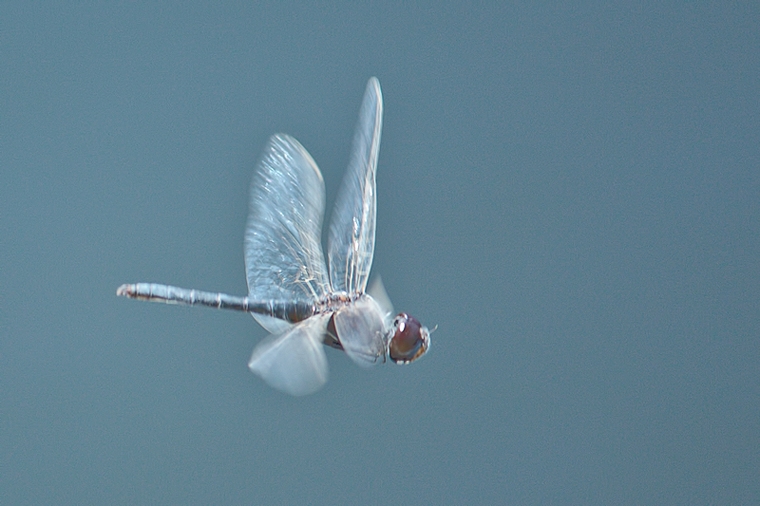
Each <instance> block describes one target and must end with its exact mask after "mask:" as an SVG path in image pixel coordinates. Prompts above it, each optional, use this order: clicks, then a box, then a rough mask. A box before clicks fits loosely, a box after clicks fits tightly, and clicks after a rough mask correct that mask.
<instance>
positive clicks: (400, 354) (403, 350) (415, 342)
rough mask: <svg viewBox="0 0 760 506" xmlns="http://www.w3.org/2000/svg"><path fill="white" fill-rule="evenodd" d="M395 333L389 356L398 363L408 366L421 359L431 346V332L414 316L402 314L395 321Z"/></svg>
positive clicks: (389, 346) (391, 341) (389, 347)
mask: <svg viewBox="0 0 760 506" xmlns="http://www.w3.org/2000/svg"><path fill="white" fill-rule="evenodd" d="M393 328H394V333H393V337H392V338H391V340H390V343H389V344H388V354H389V355H390V357H391V360H393V361H394V362H396V363H401V364H407V363H409V362H412V361H413V360H415V359H417V358H419V357H421V356H422V355H423V354H424V353H425V352H426V351H427V349H428V346H429V345H430V332H428V329H427V328H425V327H423V326H422V325H421V324H420V322H419V321H418V320H417V319H416V318H415V317H413V316H409V315H408V314H406V313H400V314H399V315H398V316H396V318H395V319H394V320H393Z"/></svg>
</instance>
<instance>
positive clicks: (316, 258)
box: [245, 135, 329, 330]
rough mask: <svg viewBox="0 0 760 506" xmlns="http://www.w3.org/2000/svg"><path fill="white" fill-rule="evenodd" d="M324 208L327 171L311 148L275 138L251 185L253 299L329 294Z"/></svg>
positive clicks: (248, 263)
mask: <svg viewBox="0 0 760 506" xmlns="http://www.w3.org/2000/svg"><path fill="white" fill-rule="evenodd" d="M324 208H325V184H324V181H323V180H322V174H321V173H320V172H319V168H317V164H316V163H315V162H314V160H313V159H312V157H311V156H310V155H309V153H308V152H307V151H306V149H304V147H303V146H301V144H300V143H299V142H298V141H297V140H295V139H294V138H292V137H290V136H288V135H275V136H273V137H272V138H270V139H269V143H268V144H267V147H266V149H265V151H264V155H263V157H262V159H261V161H260V162H259V166H258V168H257V171H256V173H255V174H254V176H253V181H252V183H251V193H250V211H249V214H248V224H247V227H246V231H245V270H246V276H247V278H248V296H249V297H250V298H252V299H255V300H262V301H266V300H281V301H299V300H300V301H309V302H313V301H315V300H317V299H319V298H321V297H322V296H324V295H326V294H327V292H328V288H329V281H328V277H327V270H326V267H325V260H324V255H323V253H322V245H321V240H320V237H321V233H322V217H323V215H324ZM255 316H256V315H254V317H255ZM260 323H261V322H260ZM263 325H264V324H263ZM264 326H265V327H266V328H270V326H267V325H264ZM276 330H282V328H279V329H276Z"/></svg>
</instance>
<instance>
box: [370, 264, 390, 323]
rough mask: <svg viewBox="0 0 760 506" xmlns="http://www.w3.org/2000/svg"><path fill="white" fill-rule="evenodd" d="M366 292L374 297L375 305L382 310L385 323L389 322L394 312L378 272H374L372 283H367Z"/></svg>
mask: <svg viewBox="0 0 760 506" xmlns="http://www.w3.org/2000/svg"><path fill="white" fill-rule="evenodd" d="M367 294H368V295H369V296H370V297H372V298H373V299H375V302H377V305H378V306H380V309H381V310H382V312H383V317H384V319H385V321H386V322H387V323H390V321H391V319H392V318H393V315H394V314H395V312H394V311H393V303H392V302H391V299H390V297H388V292H386V291H385V285H384V284H383V279H382V278H381V277H380V275H379V274H376V275H375V279H373V280H372V283H370V284H369V288H367Z"/></svg>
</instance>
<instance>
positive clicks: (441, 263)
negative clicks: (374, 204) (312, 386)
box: [0, 2, 760, 505]
mask: <svg viewBox="0 0 760 506" xmlns="http://www.w3.org/2000/svg"><path fill="white" fill-rule="evenodd" d="M496 4H497V2H493V3H490V4H486V5H479V6H478V5H473V4H471V3H469V2H461V3H446V2H429V3H416V4H415V6H413V7H410V6H408V5H406V3H405V2H399V3H389V2H382V3H381V2H378V3H371V4H369V3H368V4H363V5H354V3H352V2H345V3H329V4H321V5H319V6H314V5H311V4H305V3H299V2H295V3H283V2H272V3H261V4H257V5H256V6H252V5H248V4H247V3H227V4H225V5H223V6H218V5H216V4H212V3H209V4H194V6H192V7H190V6H187V5H185V3H179V2H178V3H161V4H158V5H155V4H135V3H131V2H127V3H123V4H118V3H106V4H101V3H91V4H87V5H85V4H82V3H76V4H69V3H42V4H34V5H30V4H27V3H26V2H24V3H3V4H2V5H1V6H0V237H1V239H0V244H1V245H2V246H1V247H0V502H2V503H4V504H5V503H7V504H24V503H36V504H45V503H47V504H87V503H90V504H148V503H154V504H160V503H165V504H167V503H175V504H214V503H227V504H244V503H251V504H266V503H269V504H272V503H290V504H372V503H376V504H413V503H418V504H478V503H481V504H497V503H498V504H626V503H627V504H690V505H691V504H708V503H709V504H750V503H757V502H759V501H760V480H758V476H760V450H759V449H760V340H759V339H760V268H759V267H758V259H759V258H760V221H759V220H760V100H758V90H760V57H759V54H760V53H759V51H760V30H758V27H759V26H760V8H759V7H758V4H757V3H756V2H746V3H738V4H737V3H733V4H732V5H731V6H727V5H724V3H723V2H716V3H711V4H708V3H699V4H698V5H695V4H693V3H691V2H688V3H687V2H684V3H670V4H668V5H667V6H663V5H662V4H661V3H660V2H651V3H641V2H620V3H614V4H609V3H606V2H601V3H599V4H596V3H588V4H584V5H579V4H577V3H575V2H573V3H570V4H568V5H558V4H543V3H542V4H540V5H538V4H536V5H533V4H527V5H526V4H506V3H502V2H499V3H498V4H499V7H495V5H496ZM372 75H376V76H378V78H379V79H380V82H381V85H382V87H383V92H384V98H385V118H384V119H385V122H384V131H383V142H382V147H381V151H380V163H379V172H378V195H379V198H378V230H377V248H376V252H375V263H374V272H375V273H381V274H382V275H383V279H384V281H385V284H386V287H387V289H388V291H389V293H390V296H391V298H392V300H393V302H394V304H395V306H396V307H397V308H398V309H401V310H406V311H408V312H410V313H412V314H414V315H416V316H417V317H418V318H419V319H420V320H422V321H423V322H424V323H426V324H427V325H429V326H434V325H438V330H437V331H436V332H435V333H434V334H433V346H432V349H431V352H430V353H429V355H428V356H426V357H425V358H424V359H423V360H421V361H420V362H418V363H416V364H414V365H412V366H408V367H398V366H394V365H385V366H383V367H378V368H375V369H373V370H371V371H364V370H362V369H360V368H358V367H356V366H354V365H353V364H352V363H351V362H350V361H349V360H348V359H346V357H345V356H343V355H341V354H340V353H338V352H334V351H328V356H329V361H330V366H331V379H330V381H329V383H328V384H327V386H326V387H325V389H323V390H322V391H320V392H319V393H317V394H316V395H313V396H310V397H307V398H300V399H295V398H291V397H287V396H285V395H282V394H280V393H278V392H276V391H273V390H271V389H269V388H267V387H266V386H265V385H264V384H263V383H262V382H261V381H259V380H258V378H256V377H255V376H254V375H252V374H251V373H250V372H249V371H248V368H247V361H248V357H249V355H250V352H251V350H252V348H253V347H254V345H255V343H256V342H257V341H258V340H259V339H261V338H262V337H264V335H265V332H264V331H263V330H262V329H261V328H259V327H258V326H257V325H256V324H255V322H254V321H253V320H252V319H251V317H250V316H247V315H243V314H236V313H230V312H223V311H212V310H202V309H195V308H178V307H171V306H164V305H158V304H146V303H138V302H134V301H129V300H124V299H121V298H117V297H116V296H115V290H116V287H117V286H118V285H120V284H121V283H125V282H136V281H157V282H166V283H172V284H176V285H179V286H185V287H194V288H199V289H208V290H219V291H225V292H228V293H233V294H245V292H246V285H245V275H244V266H243V250H242V243H243V228H244V224H245V219H246V212H247V192H248V184H249V181H250V177H251V174H252V171H253V168H254V166H255V163H256V161H257V160H258V158H259V155H260V152H261V150H262V149H263V147H264V144H265V142H266V140H267V138H268V136H269V135H271V134H273V133H275V132H287V133H289V134H291V135H294V136H295V137H296V138H297V139H299V140H300V141H301V142H302V143H303V145H304V146H305V147H306V148H307V149H308V150H309V151H310V152H311V154H312V155H313V156H314V158H315V159H316V160H317V162H318V163H319V165H320V167H321V168H322V171H323V173H324V177H325V181H326V185H327V189H328V190H327V192H328V195H327V197H328V206H330V205H331V202H332V199H333V197H334V195H335V191H336V189H337V187H338V185H339V182H340V178H341V177H342V175H343V171H344V169H345V166H346V163H347V160H348V150H349V145H350V140H351V136H352V133H353V128H354V124H355V121H356V116H357V113H358V108H359V104H360V101H361V97H362V93H363V90H364V86H365V83H366V80H367V79H368V78H369V77H370V76H372Z"/></svg>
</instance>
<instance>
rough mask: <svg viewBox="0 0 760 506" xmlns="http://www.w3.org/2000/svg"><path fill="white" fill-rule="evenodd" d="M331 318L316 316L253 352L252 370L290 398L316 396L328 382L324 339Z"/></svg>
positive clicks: (326, 315)
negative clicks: (292, 396) (315, 393)
mask: <svg viewBox="0 0 760 506" xmlns="http://www.w3.org/2000/svg"><path fill="white" fill-rule="evenodd" d="M329 317H330V314H325V315H317V316H312V317H311V318H309V319H307V320H305V321H303V322H301V323H299V324H297V325H294V326H292V327H291V328H290V329H289V330H286V331H285V332H284V333H283V334H280V335H270V336H268V337H267V338H265V339H264V340H262V341H261V342H260V343H259V344H258V345H257V346H256V348H255V349H254V350H253V355H251V360H250V362H248V367H249V368H250V369H251V371H253V373H255V374H256V375H258V376H260V377H261V378H262V379H263V380H264V381H266V382H267V384H269V386H271V387H273V388H276V389H277V390H280V391H282V392H285V393H288V394H290V395H307V394H311V393H314V392H316V391H317V390H319V389H320V388H322V386H323V385H324V384H325V383H326V382H327V357H325V350H324V348H323V346H322V335H323V333H324V331H325V326H326V325H327V319H328V318H329Z"/></svg>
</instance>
